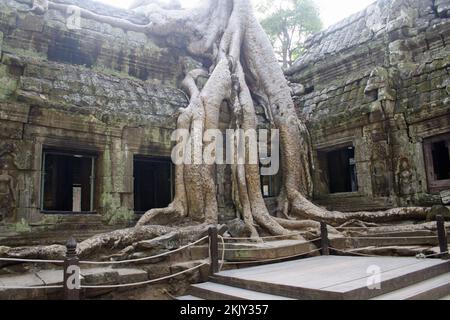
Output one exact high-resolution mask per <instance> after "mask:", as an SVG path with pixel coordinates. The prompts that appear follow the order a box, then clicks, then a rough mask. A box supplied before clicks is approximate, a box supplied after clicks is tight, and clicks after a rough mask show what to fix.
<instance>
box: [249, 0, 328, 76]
mask: <svg viewBox="0 0 450 320" xmlns="http://www.w3.org/2000/svg"><path fill="white" fill-rule="evenodd" d="M256 9H257V11H258V13H259V15H260V17H261V19H260V22H261V25H262V27H263V28H264V30H265V31H266V33H267V35H268V36H269V39H270V40H271V42H272V45H273V46H274V48H275V51H276V53H277V55H278V57H279V61H280V63H282V65H283V67H284V68H287V67H289V66H291V65H292V64H293V63H294V62H295V60H296V59H297V58H298V57H299V56H300V55H301V54H302V53H303V51H304V42H305V40H306V39H307V37H308V36H309V35H311V34H313V33H315V32H318V31H320V30H321V29H322V21H321V20H320V16H319V10H318V8H317V6H316V4H315V3H314V1H313V0H280V1H272V0H260V1H259V3H258V4H257V5H256Z"/></svg>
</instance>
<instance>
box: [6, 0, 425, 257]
mask: <svg viewBox="0 0 450 320" xmlns="http://www.w3.org/2000/svg"><path fill="white" fill-rule="evenodd" d="M147 2H148V1H143V3H147ZM203 3H204V5H203V6H202V7H200V8H195V9H192V10H165V9H161V8H159V7H158V6H156V5H155V4H151V3H150V2H148V4H145V5H144V4H143V5H142V6H141V7H138V8H136V9H135V10H136V11H137V12H140V13H143V14H145V15H146V16H147V17H148V19H149V21H150V22H149V23H148V24H145V25H137V24H134V23H132V22H130V21H127V20H124V19H120V18H115V17H107V16H102V15H99V14H95V13H92V12H90V11H88V10H85V9H82V10H80V13H81V16H82V17H84V18H88V19H94V20H97V21H101V22H104V23H108V24H110V25H112V26H115V27H119V28H123V29H124V30H133V31H138V32H146V33H151V34H156V35H159V36H165V35H168V34H177V35H181V36H184V37H185V38H186V39H187V40H188V42H189V44H188V45H187V48H186V49H187V50H188V52H190V53H191V55H193V56H195V57H200V58H201V59H199V60H201V61H203V65H202V66H200V67H199V66H195V67H193V66H191V65H189V64H186V65H185V66H184V68H185V70H184V71H185V75H186V77H185V79H184V81H183V82H182V87H183V89H184V90H185V92H186V93H187V95H188V96H189V99H190V102H189V106H188V107H187V108H184V109H181V110H179V112H178V113H177V115H178V118H177V128H178V129H181V130H186V131H188V133H189V137H188V139H186V140H183V141H182V143H181V148H180V150H179V151H180V158H181V159H182V160H184V161H182V163H178V164H177V165H176V169H175V199H174V201H173V203H172V204H171V205H170V206H169V207H168V208H165V209H156V210H152V211H150V212H148V213H146V214H145V215H144V216H143V217H142V219H141V220H140V221H139V222H138V225H137V226H136V227H135V228H131V229H124V230H118V231H114V232H112V233H108V234H103V235H98V236H94V237H92V238H91V239H88V240H85V241H83V242H82V243H80V246H79V253H80V255H81V256H82V257H85V256H90V255H94V254H98V253H99V252H110V251H120V250H123V249H125V248H127V250H125V252H126V253H127V254H128V253H130V252H132V251H133V250H135V248H134V247H133V245H134V244H135V243H139V242H141V241H144V240H151V239H155V238H156V239H158V237H163V238H159V240H154V241H153V240H152V241H153V243H154V244H156V243H163V242H164V241H166V242H167V241H169V240H170V239H172V237H176V236H177V234H178V235H179V237H180V239H184V238H186V235H185V234H181V233H182V232H183V231H181V230H183V229H182V228H179V227H178V226H183V224H184V223H185V221H189V222H190V221H197V222H199V223H203V224H205V225H208V224H217V223H218V204H217V197H216V193H217V191H216V181H215V176H216V175H215V166H214V165H212V164H206V163H203V162H202V161H201V160H202V159H203V158H202V155H203V150H204V148H206V147H208V146H209V143H211V141H209V142H208V141H206V139H205V140H204V139H203V138H204V137H203V134H204V133H205V132H206V131H207V130H208V129H218V128H219V116H220V110H221V109H222V107H224V106H225V107H227V108H228V110H229V112H230V114H231V115H232V120H231V121H230V124H229V126H230V128H233V129H243V130H256V129H257V128H258V121H257V117H256V111H255V101H254V100H258V103H259V104H260V105H262V107H263V108H264V110H265V111H266V112H265V113H266V117H267V120H268V121H269V122H270V124H271V126H272V128H273V129H278V130H279V134H280V141H279V142H280V153H281V170H282V173H283V185H282V192H281V195H280V197H279V206H278V207H279V210H281V215H282V216H283V217H286V218H289V217H294V218H296V219H303V220H313V221H316V222H315V223H314V222H311V221H308V222H292V221H290V220H289V219H287V220H279V219H275V218H274V217H272V216H271V215H270V214H269V212H268V209H267V207H266V205H265V202H264V199H263V196H262V193H261V184H260V170H259V166H258V165H257V164H248V163H246V164H236V165H233V166H232V179H231V180H232V182H233V191H234V192H233V200H234V204H235V207H236V209H237V211H238V214H239V216H240V217H241V218H242V220H243V221H244V223H245V224H246V225H247V226H248V228H249V229H250V230H251V235H252V237H253V238H257V237H258V232H257V228H256V227H255V225H256V226H258V227H259V228H261V229H263V230H264V231H265V232H268V233H269V234H271V235H289V234H290V233H291V231H290V229H302V228H317V226H318V224H317V221H325V222H327V223H328V224H330V225H332V226H338V225H341V224H343V223H345V222H346V221H348V220H352V219H357V220H361V221H366V222H393V221H401V220H425V218H426V215H427V213H428V212H429V211H430V209H428V208H397V209H391V210H388V211H383V212H356V213H342V212H337V211H328V210H325V209H323V208H321V207H319V206H316V205H315V204H313V203H312V202H311V201H310V200H308V197H310V196H311V195H312V179H311V172H310V171H311V152H310V150H311V143H310V140H311V139H310V135H309V132H308V130H307V127H306V125H305V123H304V122H303V121H302V120H301V119H299V118H298V116H297V112H296V109H295V106H294V103H293V100H292V97H291V89H290V88H289V86H288V83H287V81H286V79H285V77H284V74H283V71H282V69H281V68H280V65H279V63H278V61H277V59H276V56H275V54H274V51H273V48H272V45H271V43H270V41H269V39H268V37H267V35H266V34H265V32H264V30H263V29H262V27H261V25H260V24H259V22H258V21H257V19H256V17H255V15H254V13H253V9H252V6H251V4H250V0H209V1H204V2H203ZM49 8H51V9H54V10H61V11H64V12H65V11H66V10H67V6H66V5H64V4H58V3H54V2H49ZM199 78H206V79H207V81H206V84H204V82H203V81H198V79H199ZM203 84H204V85H203ZM244 141H245V142H244V144H245V152H246V155H247V156H248V155H250V153H252V152H254V151H252V150H254V149H252V146H250V145H249V143H248V142H247V141H246V140H244ZM203 143H205V144H206V146H203V145H202V144H203ZM191 151H192V152H191ZM198 159H200V162H199V161H198ZM155 224H156V225H155ZM147 225H148V226H147ZM157 225H170V226H172V227H173V228H171V227H162V226H157ZM330 230H331V232H336V231H335V230H334V229H330ZM167 234H169V235H167ZM165 235H166V236H165ZM190 239H191V238H190ZM150 242H151V241H150ZM130 246H131V247H130ZM64 250H65V248H64V247H63V246H49V247H29V248H16V249H11V248H4V249H3V251H4V253H3V255H4V256H16V257H33V258H49V257H52V258H56V257H58V258H61V257H63V255H64Z"/></svg>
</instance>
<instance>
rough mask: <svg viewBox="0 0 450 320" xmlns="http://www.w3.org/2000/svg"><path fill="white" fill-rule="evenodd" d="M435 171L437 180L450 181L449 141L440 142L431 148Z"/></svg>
mask: <svg viewBox="0 0 450 320" xmlns="http://www.w3.org/2000/svg"><path fill="white" fill-rule="evenodd" d="M431 149H432V151H431V152H432V154H433V169H434V173H435V175H436V180H447V179H450V154H449V148H448V146H447V141H438V142H435V143H433V144H432V146H431Z"/></svg>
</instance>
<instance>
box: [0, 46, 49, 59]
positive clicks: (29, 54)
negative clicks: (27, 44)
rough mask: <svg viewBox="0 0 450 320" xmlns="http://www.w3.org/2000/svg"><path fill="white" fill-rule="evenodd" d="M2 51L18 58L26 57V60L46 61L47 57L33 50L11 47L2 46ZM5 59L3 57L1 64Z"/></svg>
mask: <svg viewBox="0 0 450 320" xmlns="http://www.w3.org/2000/svg"><path fill="white" fill-rule="evenodd" d="M3 51H7V52H9V53H12V54H14V55H17V56H19V57H26V58H27V59H37V60H47V55H46V54H45V53H42V52H38V51H34V50H26V49H21V48H13V47H10V46H7V45H4V46H3ZM5 59H8V58H7V57H5V58H4V59H3V62H5V61H6V60H5Z"/></svg>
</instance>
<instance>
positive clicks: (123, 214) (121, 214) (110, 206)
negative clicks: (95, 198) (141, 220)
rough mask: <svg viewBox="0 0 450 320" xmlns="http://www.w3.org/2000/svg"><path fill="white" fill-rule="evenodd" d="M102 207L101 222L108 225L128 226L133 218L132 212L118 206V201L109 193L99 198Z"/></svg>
mask: <svg viewBox="0 0 450 320" xmlns="http://www.w3.org/2000/svg"><path fill="white" fill-rule="evenodd" d="M101 202H102V207H103V211H104V214H103V220H104V221H105V223H107V224H109V225H117V224H128V223H130V222H131V221H132V220H133V218H134V212H133V211H131V210H128V209H127V208H124V207H121V206H120V203H119V202H120V200H119V199H118V198H114V197H113V195H112V194H110V193H104V194H103V195H102V197H101Z"/></svg>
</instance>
